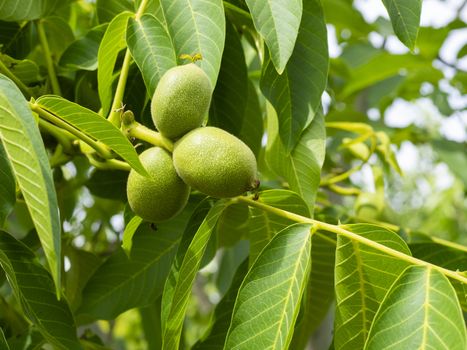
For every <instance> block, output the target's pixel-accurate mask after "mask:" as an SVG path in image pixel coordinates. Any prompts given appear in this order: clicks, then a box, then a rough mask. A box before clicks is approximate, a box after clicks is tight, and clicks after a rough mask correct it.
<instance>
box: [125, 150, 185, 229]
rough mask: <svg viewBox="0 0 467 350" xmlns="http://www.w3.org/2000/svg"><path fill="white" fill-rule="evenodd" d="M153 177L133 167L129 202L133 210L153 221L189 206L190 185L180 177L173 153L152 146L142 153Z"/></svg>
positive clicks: (128, 189) (146, 166)
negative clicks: (173, 159)
mask: <svg viewBox="0 0 467 350" xmlns="http://www.w3.org/2000/svg"><path fill="white" fill-rule="evenodd" d="M139 158H140V160H141V162H142V163H143V165H144V166H145V168H146V170H147V171H148V173H149V175H150V176H151V177H150V178H147V177H144V176H141V175H140V174H138V173H137V172H136V171H135V170H131V171H130V175H129V176H128V183H127V195H128V203H129V204H130V207H131V209H132V210H133V212H134V213H135V214H136V215H138V216H140V217H141V218H143V219H144V220H147V221H150V222H161V221H165V220H169V219H171V218H172V217H174V216H175V215H177V214H178V213H179V212H181V211H182V210H183V208H184V207H185V205H186V203H187V201H188V197H189V195H190V187H189V186H188V185H186V184H185V183H184V182H183V181H182V179H180V177H178V175H177V173H176V171H175V168H174V166H173V163H172V157H171V156H170V154H169V153H168V152H167V151H165V150H163V149H162V148H159V147H152V148H149V149H147V150H146V151H144V152H143V153H141V154H140V156H139Z"/></svg>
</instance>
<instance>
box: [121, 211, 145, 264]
mask: <svg viewBox="0 0 467 350" xmlns="http://www.w3.org/2000/svg"><path fill="white" fill-rule="evenodd" d="M142 222H143V219H141V218H140V217H139V216H133V217H132V218H131V220H130V221H129V222H128V224H126V226H125V231H123V240H122V248H123V250H124V251H125V253H126V254H127V255H128V257H130V256H131V248H132V247H133V236H134V234H135V233H136V230H137V229H138V227H139V225H141V223H142Z"/></svg>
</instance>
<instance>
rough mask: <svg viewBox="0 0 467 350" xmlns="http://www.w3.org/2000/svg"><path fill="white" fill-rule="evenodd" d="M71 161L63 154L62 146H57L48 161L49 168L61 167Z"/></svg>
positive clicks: (68, 156)
mask: <svg viewBox="0 0 467 350" xmlns="http://www.w3.org/2000/svg"><path fill="white" fill-rule="evenodd" d="M70 160H71V156H70V155H68V154H65V153H63V147H62V145H58V146H57V148H56V149H55V152H54V154H53V155H52V157H50V159H49V163H50V167H51V168H55V167H58V166H61V165H63V164H65V163H67V162H69V161H70Z"/></svg>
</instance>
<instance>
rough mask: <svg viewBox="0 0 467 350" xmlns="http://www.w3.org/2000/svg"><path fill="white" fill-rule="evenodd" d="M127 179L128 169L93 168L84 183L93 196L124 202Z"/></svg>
mask: <svg viewBox="0 0 467 350" xmlns="http://www.w3.org/2000/svg"><path fill="white" fill-rule="evenodd" d="M127 179H128V171H124V170H95V171H94V172H93V173H92V175H91V177H90V178H89V180H88V181H87V182H86V184H85V185H86V187H87V188H88V189H89V190H90V191H91V193H92V194H93V195H94V196H97V197H101V198H108V199H116V200H121V201H123V202H126V198H127V196H126V183H127Z"/></svg>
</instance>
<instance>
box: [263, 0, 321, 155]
mask: <svg viewBox="0 0 467 350" xmlns="http://www.w3.org/2000/svg"><path fill="white" fill-rule="evenodd" d="M256 3H257V4H259V3H261V1H257V2H256ZM303 5H304V7H303V16H302V21H301V24H300V31H299V34H298V37H297V43H296V45H295V48H294V50H293V53H292V56H291V57H290V60H289V63H288V64H287V66H286V67H285V70H284V72H283V73H282V74H280V75H279V74H278V73H277V72H276V70H275V68H274V66H273V65H272V62H271V61H270V60H267V61H265V63H264V64H263V72H262V77H261V90H262V92H263V93H264V95H265V96H266V98H267V99H268V100H269V101H270V102H271V104H272V105H273V106H274V108H275V109H276V111H277V115H278V118H279V134H280V138H281V140H282V142H283V144H284V146H285V150H286V152H287V154H288V153H290V152H292V150H293V149H294V147H295V146H296V145H297V144H298V143H299V140H300V137H301V134H302V132H303V131H304V129H305V128H306V127H307V126H309V125H310V123H311V121H312V120H313V118H314V117H315V115H316V114H318V113H319V106H320V103H321V94H322V93H323V91H324V88H325V87H326V81H327V74H328V59H329V57H328V47H327V34H326V24H325V22H324V18H323V10H322V8H321V4H320V2H319V1H318V0H309V1H304V3H303ZM282 17H283V14H281V15H279V17H278V18H282ZM285 18H287V17H285ZM304 72H306V74H304Z"/></svg>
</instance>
